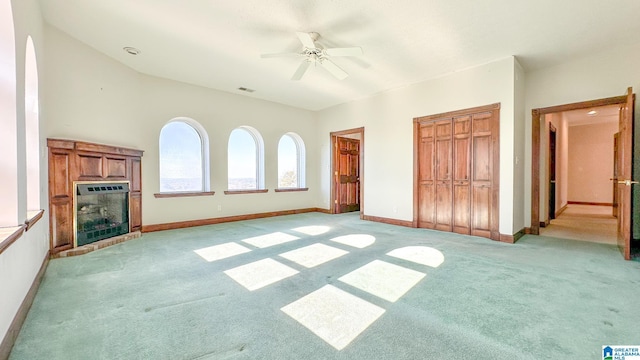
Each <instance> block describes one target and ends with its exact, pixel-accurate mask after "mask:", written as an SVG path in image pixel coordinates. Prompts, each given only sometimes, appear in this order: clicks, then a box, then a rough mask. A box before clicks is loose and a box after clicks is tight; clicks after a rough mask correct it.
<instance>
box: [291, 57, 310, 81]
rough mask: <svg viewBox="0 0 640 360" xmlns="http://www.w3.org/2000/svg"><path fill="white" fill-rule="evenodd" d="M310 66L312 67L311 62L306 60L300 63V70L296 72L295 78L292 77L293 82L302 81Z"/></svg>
mask: <svg viewBox="0 0 640 360" xmlns="http://www.w3.org/2000/svg"><path fill="white" fill-rule="evenodd" d="M309 65H311V62H310V61H306V60H305V61H303V62H302V63H300V66H298V70H296V72H295V74H293V76H292V77H291V80H300V79H302V75H304V73H306V72H307V69H308V68H309Z"/></svg>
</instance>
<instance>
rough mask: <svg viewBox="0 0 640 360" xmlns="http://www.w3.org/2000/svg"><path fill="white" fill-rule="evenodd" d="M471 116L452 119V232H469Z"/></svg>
mask: <svg viewBox="0 0 640 360" xmlns="http://www.w3.org/2000/svg"><path fill="white" fill-rule="evenodd" d="M470 152H471V116H462V117H457V118H454V119H453V232H456V233H459V234H470V233H471V222H470V219H471V208H470V196H471V188H470V184H471V179H470V176H469V170H470V160H471V154H470Z"/></svg>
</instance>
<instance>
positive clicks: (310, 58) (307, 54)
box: [260, 32, 362, 80]
mask: <svg viewBox="0 0 640 360" xmlns="http://www.w3.org/2000/svg"><path fill="white" fill-rule="evenodd" d="M296 35H298V39H300V42H301V43H302V51H301V52H294V53H277V54H262V55H260V57H262V58H273V57H289V56H300V57H302V58H303V59H302V63H301V64H300V66H298V70H296V72H295V73H294V74H293V76H292V77H291V80H300V79H302V76H303V75H304V74H305V73H306V72H307V69H308V68H309V66H310V65H311V64H320V65H322V67H323V68H325V69H327V71H329V73H331V75H333V76H335V77H336V78H337V79H338V80H343V79H345V78H346V77H347V76H349V74H347V72H346V71H344V70H342V69H341V68H340V67H339V66H338V65H336V64H335V63H334V62H333V61H331V59H330V57H332V56H359V55H362V48H360V47H358V46H354V47H345V48H330V49H325V48H323V47H322V46H320V45H318V44H316V43H315V42H316V40H318V38H319V37H320V34H318V33H316V32H311V33H306V32H296Z"/></svg>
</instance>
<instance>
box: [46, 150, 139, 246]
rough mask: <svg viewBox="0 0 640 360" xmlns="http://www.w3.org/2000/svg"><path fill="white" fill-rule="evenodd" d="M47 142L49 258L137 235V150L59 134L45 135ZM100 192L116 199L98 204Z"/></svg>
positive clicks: (100, 196) (100, 198) (100, 200)
mask: <svg viewBox="0 0 640 360" xmlns="http://www.w3.org/2000/svg"><path fill="white" fill-rule="evenodd" d="M47 146H48V148H49V228H50V232H49V233H50V251H51V255H52V256H53V257H58V256H65V255H66V254H68V253H69V251H71V250H73V251H72V253H74V254H75V253H83V251H84V250H83V249H84V248H86V247H90V248H92V249H96V248H100V247H103V246H105V244H111V243H117V241H120V240H119V239H120V238H123V237H124V238H127V239H129V238H132V236H129V235H132V234H134V233H137V234H138V236H139V231H140V229H141V228H142V179H141V175H142V174H141V173H142V161H141V160H142V154H143V151H142V150H137V149H129V148H123V147H117V146H111V145H103V144H96V143H89V142H85V141H76V140H65V139H47ZM114 186H115V187H116V189H115V190H114ZM120 186H122V189H120V188H119V187H120ZM102 187H104V188H105V190H102ZM109 187H111V190H109V189H108V188H109ZM102 195H105V196H106V198H107V199H108V198H109V197H110V196H115V198H114V199H118V201H115V200H114V201H113V202H110V201H107V202H106V203H104V198H103V196H102ZM116 203H118V204H119V205H116ZM121 234H124V235H121ZM107 238H113V239H115V240H113V239H109V240H104V239H107ZM111 240H113V241H111ZM94 242H95V244H93V243H94Z"/></svg>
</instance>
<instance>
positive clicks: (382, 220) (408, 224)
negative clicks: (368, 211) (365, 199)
mask: <svg viewBox="0 0 640 360" xmlns="http://www.w3.org/2000/svg"><path fill="white" fill-rule="evenodd" d="M362 220H367V221H373V222H379V223H384V224H390V225H397V226H404V227H415V226H414V225H413V221H410V220H399V219H391V218H386V217H380V216H371V215H362Z"/></svg>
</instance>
